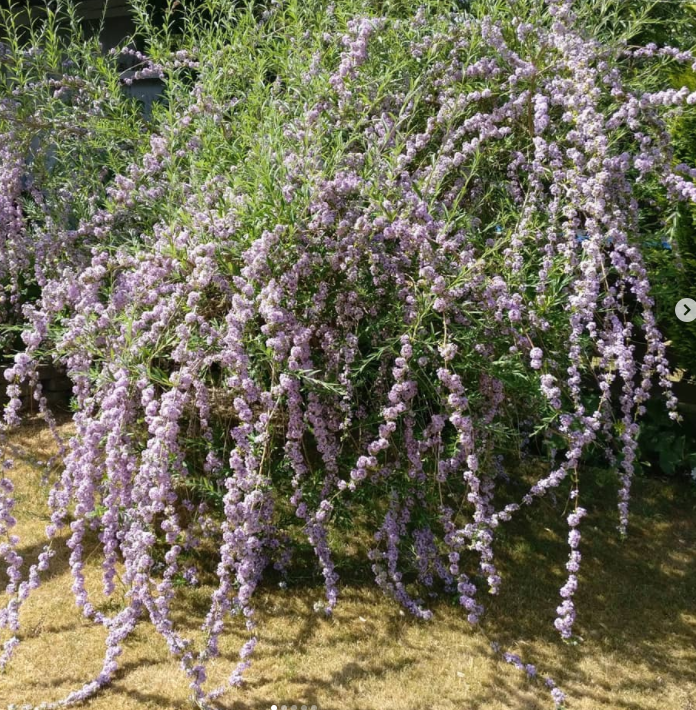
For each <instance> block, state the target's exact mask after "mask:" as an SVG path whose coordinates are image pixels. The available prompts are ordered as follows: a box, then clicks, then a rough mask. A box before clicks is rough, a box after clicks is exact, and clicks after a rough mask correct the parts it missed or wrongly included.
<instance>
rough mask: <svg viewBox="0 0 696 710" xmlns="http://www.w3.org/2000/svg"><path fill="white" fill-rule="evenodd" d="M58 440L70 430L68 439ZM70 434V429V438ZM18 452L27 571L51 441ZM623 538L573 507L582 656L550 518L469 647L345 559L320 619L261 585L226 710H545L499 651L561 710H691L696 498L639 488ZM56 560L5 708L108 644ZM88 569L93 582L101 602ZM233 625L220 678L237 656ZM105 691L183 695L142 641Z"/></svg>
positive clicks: (455, 614) (126, 703)
mask: <svg viewBox="0 0 696 710" xmlns="http://www.w3.org/2000/svg"><path fill="white" fill-rule="evenodd" d="M66 426H67V425H66ZM66 431H67V429H66ZM14 443H15V444H16V445H17V446H18V447H19V449H20V450H21V451H22V452H24V454H23V456H22V462H21V464H20V465H19V466H18V467H17V469H16V470H15V473H14V479H15V481H16V485H17V490H18V498H19V503H18V507H17V512H18V517H19V533H20V534H21V536H22V543H21V548H22V549H21V553H22V554H23V555H24V557H25V559H27V560H32V559H33V558H35V556H36V554H38V551H39V549H40V546H41V543H42V540H43V530H44V527H45V524H46V520H47V514H46V508H45V504H44V499H45V498H44V495H45V491H43V490H42V489H41V483H40V481H41V474H40V472H39V471H38V470H37V468H36V467H35V466H33V465H32V460H33V459H35V458H41V459H45V458H47V456H48V455H49V454H50V452H51V451H52V448H53V447H52V442H51V438H50V435H49V434H48V433H47V431H46V430H45V428H43V426H42V425H41V424H40V422H30V423H29V424H27V425H26V426H25V427H24V428H23V429H22V430H21V431H20V432H18V433H17V434H16V435H15V437H14ZM635 495H636V504H635V505H634V508H633V518H632V528H631V537H630V538H629V540H628V541H627V542H625V543H621V542H620V541H619V540H618V537H617V535H616V533H615V524H616V521H615V516H612V515H609V513H610V512H611V511H613V510H615V485H614V484H613V483H611V482H610V481H609V480H607V481H606V482H605V483H601V481H598V482H597V484H596V485H595V486H594V488H593V489H592V490H589V491H583V496H584V501H585V505H586V507H587V508H588V509H590V511H591V513H592V514H591V516H590V517H589V518H588V520H587V521H586V523H585V524H584V530H583V533H584V535H583V543H582V551H583V556H584V563H583V564H584V566H583V570H582V580H581V581H582V585H581V588H580V591H579V593H578V596H577V602H578V608H579V619H578V626H577V630H578V632H579V633H580V634H581V635H582V636H583V637H584V643H582V644H580V645H578V646H566V645H563V644H562V643H561V642H560V641H559V640H558V637H557V634H556V633H555V631H554V630H553V628H552V622H553V618H554V610H555V607H556V604H557V590H558V588H559V586H560V585H561V584H562V575H563V564H564V562H565V558H566V554H567V548H566V543H565V537H566V529H565V527H564V523H563V516H562V515H561V512H560V511H558V510H557V509H554V508H553V507H552V506H551V505H550V504H544V505H543V506H542V508H541V510H543V511H544V512H543V513H542V514H541V515H540V512H541V511H540V510H539V509H537V510H536V511H535V513H536V514H534V515H529V516H528V517H527V518H520V520H519V521H517V522H516V523H514V524H513V526H512V527H510V528H508V529H507V530H506V531H505V537H504V538H503V539H502V541H501V543H500V544H499V550H500V555H501V556H500V560H501V567H502V569H503V572H504V577H505V584H504V586H503V591H502V594H501V595H500V597H499V598H498V599H493V600H491V601H490V603H489V609H488V613H487V615H486V618H485V622H484V624H483V625H482V627H481V628H479V629H472V628H471V627H470V626H469V625H468V624H467V622H466V621H465V619H464V618H463V614H462V613H461V611H460V610H459V609H458V608H457V606H456V605H454V604H453V603H452V602H451V601H444V600H443V601H441V602H439V603H438V604H437V605H436V607H435V619H434V620H433V621H432V622H430V623H423V622H418V621H416V620H414V619H412V618H410V617H408V616H405V615H404V614H403V613H402V612H401V610H400V608H399V607H398V605H396V604H395V603H394V602H392V601H390V600H389V599H386V598H385V597H384V596H382V595H381V594H380V593H379V592H378V591H376V590H375V588H374V585H373V583H372V582H371V581H370V580H369V578H368V576H367V575H366V574H365V573H364V572H363V573H362V574H359V573H357V572H356V571H355V568H356V565H355V561H354V560H353V561H352V563H351V560H350V559H349V557H348V556H345V558H342V559H340V560H339V562H340V564H339V571H341V572H342V579H343V580H344V582H343V587H342V599H341V602H340V604H339V606H338V609H337V611H336V613H335V616H334V618H333V619H330V620H327V619H324V618H321V617H320V616H318V615H317V614H316V613H314V612H313V610H312V606H313V604H314V602H315V601H316V600H318V599H321V594H322V591H321V585H320V583H319V580H318V579H317V577H316V576H315V575H312V576H310V577H309V578H308V577H307V573H306V572H305V573H304V576H303V574H301V573H299V572H298V576H297V577H296V578H295V579H294V581H293V580H292V579H291V581H290V584H289V587H288V589H285V590H283V589H280V588H278V587H277V586H276V585H275V584H272V583H268V584H267V585H266V586H265V587H264V588H262V589H261V590H260V592H259V593H258V598H257V603H258V608H259V614H260V621H261V624H260V640H261V643H260V644H259V646H258V648H257V652H256V655H255V662H254V664H253V666H252V668H251V670H250V671H249V673H248V675H247V679H248V682H247V684H246V686H245V687H244V688H243V689H242V690H239V691H235V692H231V693H230V694H229V695H228V696H227V697H226V700H225V701H224V704H223V707H224V708H228V709H232V708H234V709H235V710H237V709H239V710H242V709H249V710H269V708H271V705H273V704H276V705H278V706H279V707H280V706H281V705H282V704H287V705H288V707H290V706H291V705H293V704H295V705H297V707H298V708H300V707H301V705H302V704H306V705H311V704H315V705H317V706H318V708H319V709H320V710H431V709H432V710H450V709H452V710H454V709H456V710H477V709H480V710H503V709H505V710H517V709H520V710H521V709H525V710H533V709H541V708H549V707H550V706H551V702H550V697H549V695H548V692H547V691H546V690H545V689H544V688H542V687H541V685H540V684H535V683H530V682H529V681H528V680H526V679H525V677H523V674H521V673H520V672H519V671H517V670H516V669H515V668H513V667H512V666H510V665H507V664H505V663H504V662H502V661H501V660H500V658H499V657H498V656H496V655H495V654H494V653H493V652H492V650H491V645H490V644H491V641H493V640H496V641H498V642H500V643H501V645H502V646H503V648H508V649H510V650H513V651H516V652H517V653H519V654H520V655H521V656H522V657H523V659H524V660H525V661H528V662H533V663H536V664H537V666H538V668H539V669H540V671H542V672H545V673H548V674H549V675H551V676H552V677H553V678H555V679H556V681H557V682H558V684H559V685H560V686H561V687H562V688H563V689H564V690H565V691H566V692H567V694H568V699H569V701H568V708H569V710H570V709H573V710H600V709H604V710H608V709H609V708H611V709H616V710H696V545H695V543H696V516H695V515H694V513H695V512H696V488H694V487H693V486H692V487H689V486H688V485H686V484H684V485H683V486H679V485H673V484H670V485H664V484H663V483H661V482H659V481H648V480H641V481H638V482H637V483H636V486H635ZM67 561H68V555H67V552H66V549H65V547H64V545H63V546H62V548H61V549H60V552H59V555H57V556H56V558H54V561H53V562H54V565H53V572H52V573H51V575H50V576H49V577H48V579H47V580H46V581H45V583H44V585H43V586H42V587H41V589H40V590H39V591H38V592H37V593H36V594H35V596H34V597H33V598H32V599H31V600H30V602H29V603H28V604H27V605H26V607H25V609H24V613H23V622H24V626H23V643H22V645H21V646H20V647H19V649H18V651H17V653H16V656H15V659H14V661H13V663H12V664H11V666H10V667H9V670H8V672H7V673H6V674H5V675H4V676H2V677H0V707H5V706H6V705H7V704H9V703H18V704H21V703H26V702H32V703H39V702H42V701H49V700H57V699H59V698H61V697H63V696H64V695H65V694H66V693H68V692H69V691H70V690H73V689H75V688H76V687H79V686H81V685H82V684H83V683H84V682H86V681H88V680H90V679H91V678H92V677H93V676H94V675H95V674H96V672H98V670H99V668H100V664H101V653H102V643H103V638H104V632H103V630H102V629H100V628H96V627H94V626H92V625H90V623H89V622H87V621H86V620H84V619H83V618H82V616H81V615H80V613H79V612H78V611H77V609H76V608H75V606H74V604H73V603H72V597H71V595H70V585H71V579H70V573H69V569H68V564H67ZM99 571H100V570H99V557H98V551H97V549H96V547H95V552H94V554H93V555H92V557H91V558H90V563H89V577H90V579H91V580H92V581H93V582H94V586H95V588H96V587H97V586H98V578H99ZM205 593H206V590H205V589H190V590H186V591H185V597H184V598H182V601H181V603H180V605H179V607H178V608H177V618H178V621H179V622H180V623H181V624H182V625H183V626H185V627H189V628H190V629H191V630H195V629H196V627H197V626H198V625H199V624H200V622H201V620H202V617H203V615H204V613H205V602H206V599H205ZM243 640H244V636H243V634H242V632H241V629H240V625H235V624H233V627H232V630H231V631H230V632H229V633H228V634H227V640H226V644H225V646H224V649H225V653H226V657H225V658H223V659H220V660H219V661H218V663H217V666H216V667H215V672H216V673H218V674H219V676H220V677H223V675H224V674H225V672H226V671H227V669H228V668H229V666H230V663H231V662H232V661H233V658H234V657H235V652H236V649H238V648H239V645H240V644H241V643H243ZM121 660H122V667H121V670H120V671H119V673H118V676H117V679H116V682H115V683H114V685H113V687H112V688H110V689H109V690H108V691H106V692H104V693H103V694H101V695H100V696H99V697H97V698H96V699H94V700H93V701H92V702H90V703H88V704H87V707H89V708H91V709H93V710H135V709H136V708H137V709H138V710H145V709H149V708H158V709H159V708H164V709H170V708H171V709H175V708H190V707H191V704H190V703H189V702H188V701H187V695H188V688H187V681H186V680H185V678H184V676H183V675H182V674H181V672H180V671H179V669H178V667H177V664H176V663H175V662H173V661H172V660H171V659H170V658H169V657H168V654H167V650H166V648H165V644H164V642H163V641H162V640H161V639H160V638H159V637H158V636H157V635H156V634H155V633H154V632H153V631H152V629H151V628H150V627H149V626H147V625H146V624H143V625H142V626H141V628H140V629H139V630H138V631H137V633H136V636H135V637H134V638H133V639H131V641H130V642H129V644H128V646H127V650H126V652H125V653H124V655H123V657H122V659H121Z"/></svg>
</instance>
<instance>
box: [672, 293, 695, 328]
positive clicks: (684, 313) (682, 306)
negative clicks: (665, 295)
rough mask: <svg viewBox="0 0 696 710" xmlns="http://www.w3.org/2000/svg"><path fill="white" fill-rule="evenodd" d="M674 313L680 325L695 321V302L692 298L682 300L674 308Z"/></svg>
mask: <svg viewBox="0 0 696 710" xmlns="http://www.w3.org/2000/svg"><path fill="white" fill-rule="evenodd" d="M674 313H675V315H676V316H677V318H679V320H680V321H682V323H691V321H692V320H696V301H694V299H693V298H682V300H681V301H679V303H677V305H676V306H675V307H674Z"/></svg>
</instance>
